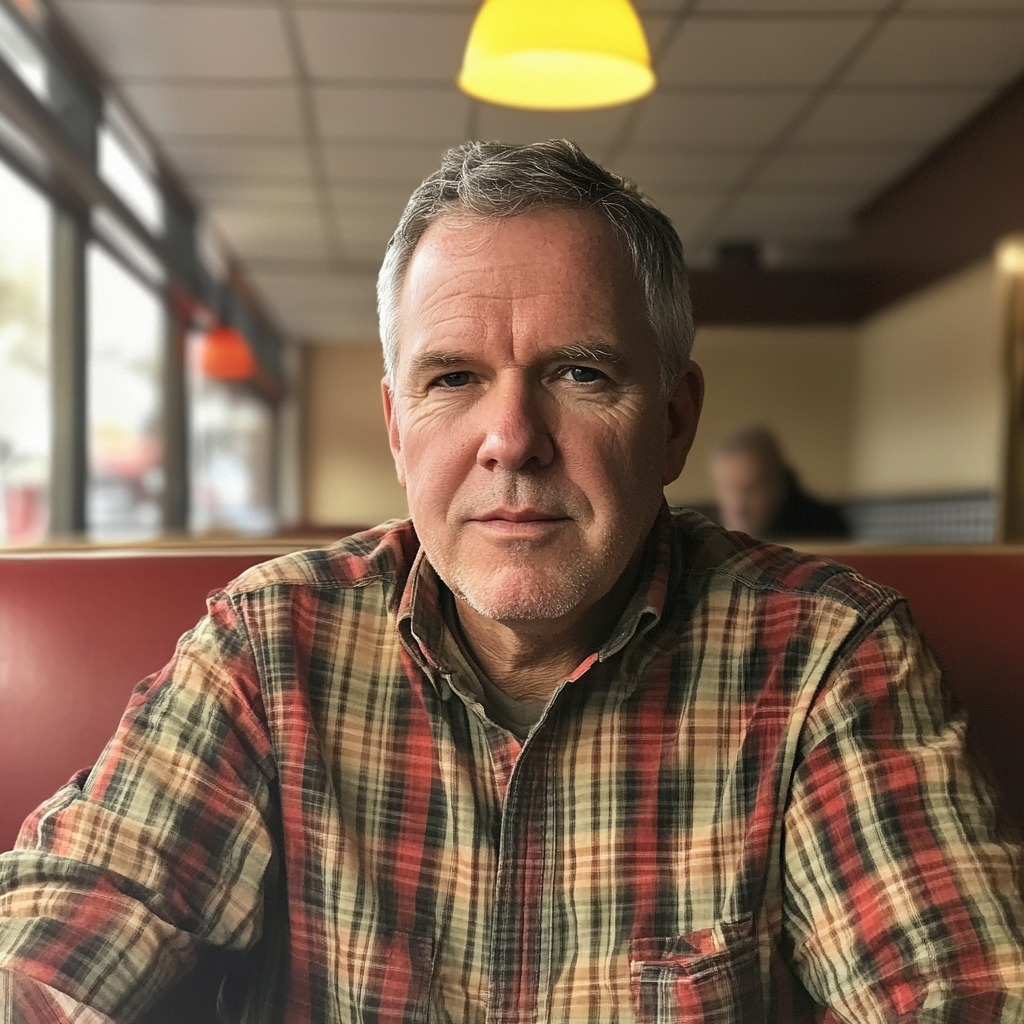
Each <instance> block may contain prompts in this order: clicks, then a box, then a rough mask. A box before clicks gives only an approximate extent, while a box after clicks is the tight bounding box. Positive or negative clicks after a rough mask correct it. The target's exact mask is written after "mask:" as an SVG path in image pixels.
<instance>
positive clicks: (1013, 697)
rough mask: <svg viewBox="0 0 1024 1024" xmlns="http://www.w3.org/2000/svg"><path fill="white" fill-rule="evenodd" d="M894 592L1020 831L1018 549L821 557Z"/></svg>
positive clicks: (1022, 712)
mask: <svg viewBox="0 0 1024 1024" xmlns="http://www.w3.org/2000/svg"><path fill="white" fill-rule="evenodd" d="M826 553H827V554H829V555H830V557H833V558H835V559H836V560H837V561H840V562H845V563H846V564H847V565H852V566H853V567H854V568H855V569H857V570H858V571H859V572H861V573H863V574H864V575H865V576H867V577H868V578H869V579H873V580H876V581H878V582H879V583H884V584H886V585H887V586H890V587H893V588H894V589H896V590H898V591H900V593H902V594H903V595H904V596H905V597H906V598H907V600H908V601H909V602H910V607H911V609H912V611H913V613H914V618H915V619H916V620H917V623H918V625H919V626H920V627H921V630H922V631H923V632H924V635H925V637H926V638H927V640H928V642H929V643H930V645H931V647H932V649H933V650H934V651H935V653H936V655H937V657H938V660H939V663H940V664H941V665H942V668H943V671H944V672H945V674H946V678H947V679H948V680H949V682H950V683H951V684H952V686H953V689H954V690H955V691H956V693H957V695H958V696H959V698H960V700H961V701H962V703H963V704H964V706H965V707H966V708H967V711H968V713H969V718H970V727H969V730H968V738H969V740H970V742H971V745H972V747H973V748H974V750H975V752H976V753H977V755H978V756H979V757H980V758H981V759H982V760H983V761H985V762H987V764H988V767H989V768H990V769H991V770H992V772H993V773H994V775H995V776H996V779H997V781H998V783H999V788H1000V789H1001V791H1002V794H1003V799H1004V804H1005V806H1006V809H1007V811H1008V812H1009V815H1010V817H1011V818H1012V819H1013V820H1014V821H1015V823H1016V824H1017V825H1018V826H1024V547H996V546H978V547H970V548H902V549H896V548H894V549H884V548H882V549H874V550H870V551H869V550H858V549H857V548H852V547H851V548H847V549H842V550H834V551H830V552H826Z"/></svg>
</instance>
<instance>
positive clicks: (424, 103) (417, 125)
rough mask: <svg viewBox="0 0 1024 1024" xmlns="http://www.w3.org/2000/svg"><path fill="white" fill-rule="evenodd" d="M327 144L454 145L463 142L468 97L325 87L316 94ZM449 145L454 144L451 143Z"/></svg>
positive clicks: (430, 91)
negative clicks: (399, 142)
mask: <svg viewBox="0 0 1024 1024" xmlns="http://www.w3.org/2000/svg"><path fill="white" fill-rule="evenodd" d="M314 96H315V100H316V108H317V111H318V113H319V120H320V128H321V133H322V135H323V136H324V137H325V138H328V139H341V138H350V139H402V140H404V141H408V142H416V141H418V140H423V141H427V140H429V141H432V142H435V141H436V142H441V143H445V144H447V145H454V144H455V143H456V142H458V141H459V140H460V139H462V137H463V134H464V132H465V128H466V119H467V116H468V113H469V104H470V100H469V97H467V96H465V95H463V94H462V93H461V92H459V91H458V90H457V89H456V88H455V87H454V86H453V87H452V88H450V89H398V88H396V89H389V88H373V87H369V86H366V87H362V86H357V87H351V88H348V87H346V88H343V87H339V86H320V87H318V88H317V89H315V90H314ZM449 140H450V141H449Z"/></svg>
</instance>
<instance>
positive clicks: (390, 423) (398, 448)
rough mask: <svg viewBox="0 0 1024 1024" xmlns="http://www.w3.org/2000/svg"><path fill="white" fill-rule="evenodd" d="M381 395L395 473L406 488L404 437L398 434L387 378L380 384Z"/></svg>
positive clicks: (396, 417) (395, 414)
mask: <svg viewBox="0 0 1024 1024" xmlns="http://www.w3.org/2000/svg"><path fill="white" fill-rule="evenodd" d="M380 394H381V398H382V399H383V400H384V422H385V423H386V424H387V428H388V443H389V444H390V445H391V457H392V458H393V459H394V460H395V472H396V473H397V474H398V482H399V483H400V484H401V485H402V486H403V487H404V486H405V455H404V454H403V453H402V437H401V434H399V432H398V412H397V410H396V409H395V406H394V401H393V398H392V395H391V385H390V384H388V379H387V377H385V378H384V379H383V380H382V381H381V382H380Z"/></svg>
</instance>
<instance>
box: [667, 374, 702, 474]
mask: <svg viewBox="0 0 1024 1024" xmlns="http://www.w3.org/2000/svg"><path fill="white" fill-rule="evenodd" d="M703 404H704V374H703V372H702V371H701V368H700V367H699V366H698V365H697V364H696V363H695V362H693V360H690V362H689V363H687V365H686V366H685V368H684V369H683V372H682V373H681V374H680V375H679V380H677V381H676V384H675V387H674V388H673V389H672V394H671V395H669V399H668V439H667V444H666V445H665V466H664V469H663V471H662V477H661V483H662V486H665V485H666V484H670V483H672V481H673V480H675V478H676V477H677V476H679V474H680V473H682V471H683V466H685V465H686V456H687V455H689V454H690V448H691V447H692V445H693V439H694V437H695V436H696V434H697V423H698V421H699V420H700V410H701V407H702V406H703Z"/></svg>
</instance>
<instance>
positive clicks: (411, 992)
mask: <svg viewBox="0 0 1024 1024" xmlns="http://www.w3.org/2000/svg"><path fill="white" fill-rule="evenodd" d="M350 964H351V967H352V968H354V978H353V981H354V982H355V989H356V991H358V993H359V997H358V998H357V999H356V1000H355V1002H356V1003H357V1004H358V1005H359V1006H360V1008H361V1011H362V1012H361V1013H360V1015H359V1017H358V1019H359V1020H364V1021H374V1022H375V1024H425V1022H426V1020H427V1015H428V1009H429V1004H430V982H431V977H432V975H433V970H434V946H433V942H432V940H431V939H430V938H428V937H426V936H423V935H407V934H405V933H404V932H396V933H395V934H394V935H392V936H391V937H390V938H385V937H381V938H380V939H378V940H377V941H376V942H374V944H373V945H372V947H371V948H370V949H368V950H367V951H366V952H365V954H363V955H362V956H360V957H358V959H357V960H353V961H351V962H350Z"/></svg>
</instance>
